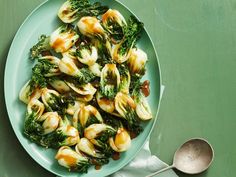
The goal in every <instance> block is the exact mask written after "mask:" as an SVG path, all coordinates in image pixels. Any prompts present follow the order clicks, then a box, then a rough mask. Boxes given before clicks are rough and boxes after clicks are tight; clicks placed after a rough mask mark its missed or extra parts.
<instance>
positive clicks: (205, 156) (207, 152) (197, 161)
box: [146, 138, 214, 177]
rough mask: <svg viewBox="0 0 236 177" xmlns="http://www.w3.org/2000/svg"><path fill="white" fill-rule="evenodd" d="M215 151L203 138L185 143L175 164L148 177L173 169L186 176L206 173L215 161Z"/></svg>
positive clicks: (176, 154)
mask: <svg viewBox="0 0 236 177" xmlns="http://www.w3.org/2000/svg"><path fill="white" fill-rule="evenodd" d="M213 158H214V150H213V148H212V146H211V145H210V144H209V143H208V142H207V141H206V140H204V139H202V138H194V139H190V140H188V141H187V142H185V143H184V144H183V145H182V146H181V147H180V148H179V149H178V150H177V151H176V152H175V155H174V160H173V164H172V165H171V166H168V167H166V168H163V169H162V170H160V171H157V172H155V173H152V174H150V175H148V176H146V177H152V176H155V175H157V174H159V173H161V172H164V171H166V170H168V169H171V168H176V169H177V170H179V171H181V172H183V173H186V174H197V173H201V172H203V171H205V170H206V169H207V168H208V167H209V166H210V165H211V162H212V161H213Z"/></svg>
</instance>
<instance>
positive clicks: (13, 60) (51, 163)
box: [4, 0, 161, 177]
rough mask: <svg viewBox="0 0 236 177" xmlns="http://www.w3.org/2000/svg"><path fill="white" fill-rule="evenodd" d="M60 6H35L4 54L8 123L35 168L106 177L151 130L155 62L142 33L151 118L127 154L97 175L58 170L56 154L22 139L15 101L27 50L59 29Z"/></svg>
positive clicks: (57, 0)
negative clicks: (35, 163)
mask: <svg viewBox="0 0 236 177" xmlns="http://www.w3.org/2000/svg"><path fill="white" fill-rule="evenodd" d="M94 1H100V2H101V3H102V4H104V5H108V6H109V7H110V8H114V9H117V10H119V11H120V12H121V14H123V15H124V17H125V18H126V19H127V18H128V17H129V16H130V15H134V14H133V13H132V12H131V11H130V10H129V9H128V8H127V7H125V6H124V5H122V4H121V3H119V2H118V1H115V0H94ZM94 1H92V2H94ZM63 2H64V0H48V1H46V2H44V3H43V4H41V5H40V6H38V7H37V8H36V9H35V10H34V11H33V12H32V13H31V14H30V15H29V16H28V17H27V18H26V20H25V21H24V22H23V24H22V25H21V27H20V28H19V30H18V32H17V33H16V35H15V38H14V40H13V42H12V45H11V47H10V51H9V54H8V58H7V62H6V67H5V76H4V91H5V101H6V106H7V111H8V115H9V119H10V122H11V125H12V127H13V130H14V132H15V134H16V136H17V138H18V140H19V141H20V143H21V144H22V146H23V147H24V148H25V150H26V151H27V152H28V154H29V155H30V156H31V157H32V158H33V159H34V160H35V161H36V162H37V163H38V164H40V165H41V166H42V167H44V168H45V169H47V170H48V171H50V172H52V173H54V174H56V175H59V176H67V177H77V176H81V177H88V176H93V177H101V176H107V175H109V174H112V173H114V172H116V171H118V170H119V169H121V168H122V167H123V166H125V165H126V164H127V163H129V162H130V161H131V160H132V159H133V158H134V157H135V156H136V154H137V153H138V152H139V150H140V149H141V148H142V146H143V145H144V143H145V141H146V140H147V138H148V136H149V134H150V133H151V130H152V129H153V127H154V124H155V122H156V119H157V112H158V108H159V103H160V102H159V98H160V86H161V77H160V68H159V64H158V58H157V55H156V52H155V49H154V46H153V43H152V41H151V39H150V37H149V35H148V33H147V31H146V30H143V32H142V36H141V39H140V40H139V41H138V44H137V46H138V47H139V48H141V49H143V50H144V51H145V52H146V53H147V55H148V58H149V61H148V63H147V73H146V75H145V77H144V80H146V79H148V80H150V82H151V85H150V90H151V94H150V96H149V97H148V102H149V104H150V107H151V110H152V113H153V117H154V118H153V119H152V120H150V121H148V122H146V123H145V125H144V126H145V127H144V131H143V132H142V133H141V134H140V135H139V136H138V137H137V138H135V139H133V140H132V146H131V148H130V149H129V150H128V151H127V152H125V153H122V155H121V158H120V159H119V160H117V161H113V160H112V159H111V160H110V162H109V164H107V165H104V166H103V167H102V169H101V170H99V171H97V170H95V169H94V168H93V167H91V168H90V169H89V171H88V173H87V174H78V173H77V172H69V171H68V170H67V169H66V168H64V167H62V166H60V165H59V164H58V163H57V161H56V160H55V159H54V156H55V154H56V150H53V149H46V148H43V147H40V146H38V145H36V144H35V143H32V142H30V141H29V140H28V139H27V138H25V137H24V135H23V133H22V132H23V124H24V117H25V111H26V105H25V104H23V103H22V102H20V100H19V99H18V95H19V91H20V89H21V88H22V86H23V85H24V84H25V83H26V81H27V80H29V78H30V76H31V68H32V61H30V60H29V49H30V48H31V47H32V46H33V45H34V44H35V43H36V42H37V40H38V37H39V36H40V35H41V34H51V32H52V31H54V30H55V29H56V28H57V27H58V26H59V25H60V23H61V22H60V20H59V18H58V17H57V15H56V13H57V11H58V9H59V7H60V6H61V5H62V3H63ZM144 24H145V22H144Z"/></svg>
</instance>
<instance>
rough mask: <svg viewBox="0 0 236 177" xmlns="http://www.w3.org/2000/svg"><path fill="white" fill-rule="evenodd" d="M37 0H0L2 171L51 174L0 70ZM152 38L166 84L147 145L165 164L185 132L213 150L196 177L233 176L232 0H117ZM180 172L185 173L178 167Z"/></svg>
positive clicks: (235, 56)
mask: <svg viewBox="0 0 236 177" xmlns="http://www.w3.org/2000/svg"><path fill="white" fill-rule="evenodd" d="M41 2H43V0H8V1H7V0H0V4H1V6H0V17H1V18H0V85H1V87H0V89H1V91H0V135H1V144H0V177H41V176H44V177H52V176H54V175H52V174H50V173H49V172H47V171H46V170H44V169H43V168H42V167H40V166H39V165H38V164H37V163H36V162H34V161H33V160H32V159H31V158H30V156H29V155H28V154H27V153H26V152H25V151H24V149H23V148H22V147H21V145H20V144H19V142H18V140H17V139H16V137H15V135H14V133H13V131H12V128H11V126H10V122H9V120H8V117H7V113H6V108H5V103H4V93H3V77H4V67H5V61H6V56H7V52H8V49H9V46H10V44H11V41H12V39H13V37H14V34H15V33H16V31H17V29H18V28H19V26H20V24H21V23H22V22H23V20H24V19H25V17H26V16H27V15H28V14H29V13H30V12H31V11H32V10H33V9H34V8H35V7H36V6H37V5H38V4H40V3H41ZM121 2H123V3H124V4H125V5H127V6H128V7H129V8H130V9H131V10H132V11H133V12H135V14H136V15H137V16H138V17H140V19H141V20H142V21H143V22H145V26H146V28H147V30H148V32H149V33H150V35H151V38H152V39H153V42H154V44H155V47H156V49H157V52H158V55H159V61H160V65H161V70H162V79H163V83H164V84H165V86H166V89H165V92H164V95H163V100H162V103H161V107H160V112H159V116H158V119H159V120H158V124H157V125H156V127H155V129H154V131H153V133H152V135H151V150H152V152H153V154H155V155H157V156H158V157H160V158H161V159H162V160H163V161H165V162H167V163H169V164H171V162H172V156H173V154H174V151H175V149H176V148H178V146H179V145H180V144H181V143H182V142H184V141H185V140H186V139H189V138H192V137H203V138H206V139H208V140H209V141H210V142H211V144H212V145H213V147H214V149H215V160H214V162H213V164H212V166H211V168H210V169H209V170H208V171H207V172H205V173H203V174H200V175H195V176H196V177H234V176H235V175H236V173H235V172H234V168H235V164H236V141H235V128H236V118H235V115H236V92H235V90H236V79H235V75H236V50H235V48H236V0H224V1H222V0H149V1H147V0H146V1H145V0H129V1H128V0H126V1H125V0H121ZM178 174H179V176H180V177H188V175H184V174H181V173H178Z"/></svg>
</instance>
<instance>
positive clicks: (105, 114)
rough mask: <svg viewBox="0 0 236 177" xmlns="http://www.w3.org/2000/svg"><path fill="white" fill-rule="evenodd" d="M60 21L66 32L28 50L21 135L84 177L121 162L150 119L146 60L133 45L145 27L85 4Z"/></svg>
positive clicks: (64, 12)
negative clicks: (52, 151) (112, 161)
mask: <svg viewBox="0 0 236 177" xmlns="http://www.w3.org/2000/svg"><path fill="white" fill-rule="evenodd" d="M57 15H58V17H59V18H60V20H61V21H62V23H63V24H62V25H61V26H59V27H55V30H54V31H52V32H51V34H47V35H44V34H43V35H41V36H40V37H39V40H38V42H37V43H36V44H35V45H34V46H32V48H31V49H30V56H29V58H30V59H31V60H32V62H34V65H33V67H32V75H31V78H30V80H29V81H28V82H26V83H25V85H24V86H23V87H22V89H21V91H20V93H19V99H20V100H21V101H22V102H23V103H25V104H26V105H27V108H26V115H25V119H24V130H23V131H24V134H25V136H26V137H27V138H28V139H29V140H30V141H32V142H34V143H36V144H38V145H41V146H43V147H46V148H54V149H56V150H57V154H56V155H55V159H56V160H57V161H58V163H59V164H60V165H61V166H64V167H66V168H68V169H69V170H75V171H78V172H81V173H86V172H87V170H88V168H89V167H90V166H92V165H94V166H95V167H96V169H99V168H100V167H101V166H102V165H104V164H107V163H109V160H110V158H111V157H113V159H116V160H118V159H119V153H122V152H125V151H127V150H129V148H130V147H131V146H132V139H133V138H135V137H137V136H138V135H139V134H140V133H141V132H142V130H143V128H144V127H145V126H143V124H145V122H146V121H147V120H150V119H152V117H153V116H152V113H151V109H150V107H149V104H148V101H147V98H146V97H147V96H148V95H149V93H150V90H149V84H150V83H149V81H147V80H146V81H142V80H143V76H144V75H145V72H146V70H145V66H146V63H147V61H148V55H147V54H146V53H145V51H144V50H143V49H141V48H139V47H138V45H136V44H137V41H138V39H139V38H140V37H141V32H142V30H143V23H142V22H140V21H139V20H138V19H137V18H136V17H134V16H130V17H128V18H127V17H124V16H123V15H122V14H121V13H120V12H119V11H118V10H116V9H109V8H108V7H107V6H103V5H102V4H100V3H98V2H95V3H90V2H89V1H88V0H67V1H66V2H65V3H63V4H62V6H61V7H60V9H59V10H58V13H57Z"/></svg>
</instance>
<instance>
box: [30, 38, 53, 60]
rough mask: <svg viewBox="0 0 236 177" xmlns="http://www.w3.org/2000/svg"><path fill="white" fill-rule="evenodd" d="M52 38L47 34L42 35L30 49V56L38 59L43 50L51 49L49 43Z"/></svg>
mask: <svg viewBox="0 0 236 177" xmlns="http://www.w3.org/2000/svg"><path fill="white" fill-rule="evenodd" d="M49 40H50V38H49V37H48V36H46V35H41V36H40V37H39V41H38V43H37V44H35V45H34V46H33V47H32V48H31V49H30V58H31V59H37V58H40V57H41V56H42V53H43V52H46V51H50V49H51V47H50V44H49Z"/></svg>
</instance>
